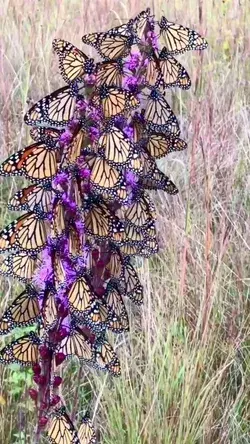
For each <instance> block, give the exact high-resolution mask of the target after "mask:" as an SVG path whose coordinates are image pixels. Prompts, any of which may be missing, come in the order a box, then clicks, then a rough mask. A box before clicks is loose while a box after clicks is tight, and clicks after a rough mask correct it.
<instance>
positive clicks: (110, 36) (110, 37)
mask: <svg viewBox="0 0 250 444" xmlns="http://www.w3.org/2000/svg"><path fill="white" fill-rule="evenodd" d="M122 32H124V34H128V35H122ZM82 41H83V43H86V44H87V45H90V46H93V47H94V48H95V49H96V50H97V52H98V53H99V54H100V56H101V57H103V58H104V59H105V60H112V59H119V58H121V57H126V56H127V55H128V54H129V52H130V49H131V47H132V45H134V44H135V43H137V42H138V38H137V37H136V36H135V34H132V33H131V32H130V28H129V27H128V26H127V25H122V26H120V27H117V28H113V29H110V30H109V31H108V32H101V33H97V32H94V33H92V34H86V35H84V36H83V37H82Z"/></svg>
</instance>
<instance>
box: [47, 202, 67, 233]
mask: <svg viewBox="0 0 250 444" xmlns="http://www.w3.org/2000/svg"><path fill="white" fill-rule="evenodd" d="M52 216H53V217H52V218H51V233H50V235H51V237H52V238H58V237H60V236H62V234H63V233H64V231H65V219H64V218H65V208H64V205H63V203H62V202H61V201H60V199H59V198H58V199H57V201H55V202H54V204H53V209H52Z"/></svg>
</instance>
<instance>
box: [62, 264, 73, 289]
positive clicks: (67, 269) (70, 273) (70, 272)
mask: <svg viewBox="0 0 250 444" xmlns="http://www.w3.org/2000/svg"><path fill="white" fill-rule="evenodd" d="M63 268H64V271H65V274H66V281H67V285H68V284H71V283H73V282H74V281H75V279H76V271H75V270H74V268H73V267H72V264H71V261H69V260H64V261H63Z"/></svg>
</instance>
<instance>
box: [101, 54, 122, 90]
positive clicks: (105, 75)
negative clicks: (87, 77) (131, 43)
mask: <svg viewBox="0 0 250 444" xmlns="http://www.w3.org/2000/svg"><path fill="white" fill-rule="evenodd" d="M123 75H124V62H123V60H122V59H118V60H114V61H108V62H101V63H98V64H97V67H96V82H95V85H96V87H97V88H100V87H101V86H102V85H107V86H111V85H112V86H118V87H119V88H121V86H122V82H123Z"/></svg>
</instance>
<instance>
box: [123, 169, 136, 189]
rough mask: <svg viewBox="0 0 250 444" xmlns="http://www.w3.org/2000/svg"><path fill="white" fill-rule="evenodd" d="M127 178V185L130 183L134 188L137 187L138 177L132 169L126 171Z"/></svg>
mask: <svg viewBox="0 0 250 444" xmlns="http://www.w3.org/2000/svg"><path fill="white" fill-rule="evenodd" d="M125 180H126V183H127V185H130V186H131V187H132V188H135V187H136V186H137V182H138V177H137V176H136V174H135V173H133V172H132V171H126V173H125Z"/></svg>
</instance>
